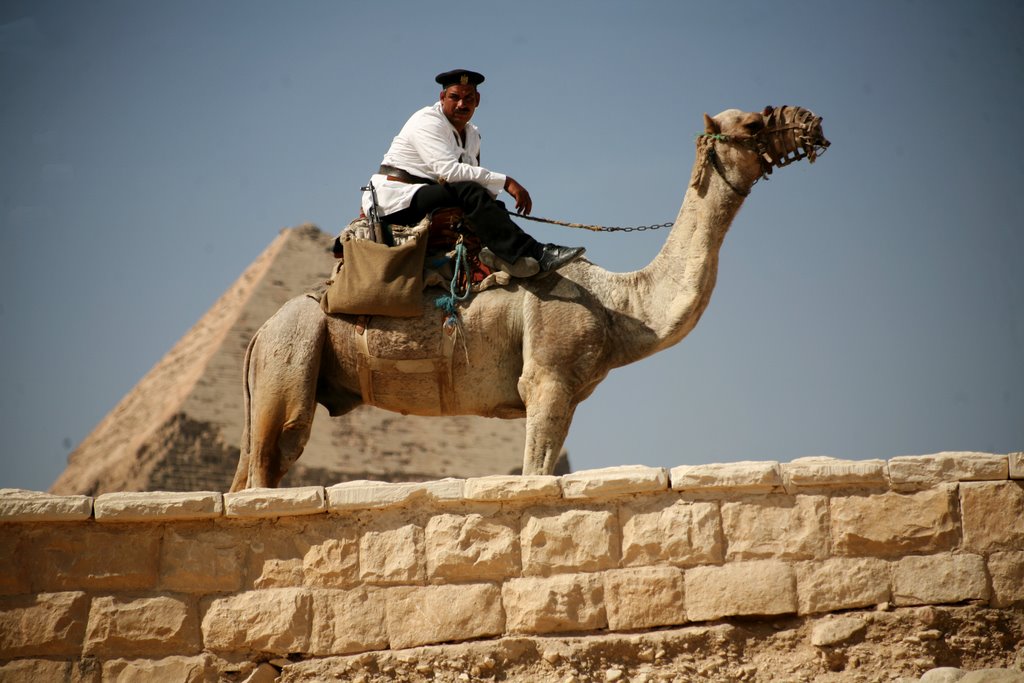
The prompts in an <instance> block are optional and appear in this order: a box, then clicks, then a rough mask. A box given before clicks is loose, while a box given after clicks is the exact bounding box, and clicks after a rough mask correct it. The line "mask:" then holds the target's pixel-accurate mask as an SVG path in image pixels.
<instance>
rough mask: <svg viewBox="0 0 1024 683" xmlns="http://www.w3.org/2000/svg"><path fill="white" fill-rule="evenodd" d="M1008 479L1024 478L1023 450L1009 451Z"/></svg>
mask: <svg viewBox="0 0 1024 683" xmlns="http://www.w3.org/2000/svg"><path fill="white" fill-rule="evenodd" d="M1007 457H1008V458H1009V461H1010V479H1024V451H1020V452H1017V453H1010V455H1008V456H1007Z"/></svg>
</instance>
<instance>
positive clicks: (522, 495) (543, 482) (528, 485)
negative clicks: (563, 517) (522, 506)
mask: <svg viewBox="0 0 1024 683" xmlns="http://www.w3.org/2000/svg"><path fill="white" fill-rule="evenodd" d="M465 496H466V499H467V500H481V501H505V502H512V501H536V500H551V499H557V498H561V496H562V486H561V484H560V483H559V478H558V477H554V476H546V475H545V476H541V475H533V476H530V475H527V476H519V475H508V474H499V475H494V476H490V477H475V478H473V479H467V480H466V489H465Z"/></svg>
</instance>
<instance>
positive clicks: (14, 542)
mask: <svg viewBox="0 0 1024 683" xmlns="http://www.w3.org/2000/svg"><path fill="white" fill-rule="evenodd" d="M0 548H3V549H4V551H3V552H0V595H17V594H19V593H31V592H32V585H31V583H30V582H29V580H28V575H27V574H26V573H25V571H24V566H23V563H22V549H21V536H20V534H17V533H15V532H14V531H13V530H12V527H10V526H2V525H0Z"/></svg>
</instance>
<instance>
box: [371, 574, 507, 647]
mask: <svg viewBox="0 0 1024 683" xmlns="http://www.w3.org/2000/svg"><path fill="white" fill-rule="evenodd" d="M387 625H388V637H389V639H390V641H391V647H392V648H393V649H401V648H407V647H416V646H418V645H426V644H428V643H443V642H448V641H456V640H469V639H472V638H481V637H484V636H495V635H500V634H501V633H503V632H504V630H505V612H504V610H503V609H502V605H501V590H500V589H499V588H498V586H497V585H495V584H491V583H477V584H461V585H450V586H422V587H403V588H392V589H389V590H388V592H387Z"/></svg>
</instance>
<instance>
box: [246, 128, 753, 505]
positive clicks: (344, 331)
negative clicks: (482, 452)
mask: <svg viewBox="0 0 1024 683" xmlns="http://www.w3.org/2000/svg"><path fill="white" fill-rule="evenodd" d="M763 121H764V119H763V116H762V114H757V113H744V112H741V111H739V110H735V109H730V110H728V111H725V112H722V113H721V114H719V115H718V116H716V117H714V118H713V119H711V118H709V117H707V116H706V115H705V126H706V130H707V132H708V133H724V134H726V135H731V136H734V137H737V138H738V137H748V136H749V135H750V134H751V133H752V132H755V131H756V130H757V129H758V128H759V127H761V126H763ZM713 144H714V146H715V149H716V151H717V154H718V157H719V158H720V159H721V161H722V166H723V168H724V171H725V174H726V175H727V176H728V179H729V183H731V185H732V186H733V187H736V188H740V189H742V190H745V191H746V190H749V189H750V188H751V186H753V184H754V183H755V182H756V181H757V179H758V177H759V176H760V174H761V167H760V164H759V161H758V157H757V154H756V153H754V152H753V151H751V150H749V149H747V148H746V147H744V146H741V145H737V144H733V143H729V142H714V143H713ZM706 166H707V164H706V163H705V161H704V159H703V158H701V157H699V158H698V159H697V162H696V164H695V166H694V172H693V175H692V176H691V185H690V186H689V187H688V188H687V190H686V196H685V199H684V201H683V205H682V208H681V209H680V210H679V214H678V216H677V218H676V220H675V224H674V225H673V227H672V230H671V232H670V234H669V236H668V239H667V241H666V243H665V245H664V246H663V247H662V249H661V251H660V252H659V253H658V255H657V256H656V257H655V258H654V260H653V261H652V262H651V263H650V264H648V265H647V266H646V267H645V268H643V269H642V270H638V271H635V272H631V273H610V272H607V271H605V270H604V269H602V268H600V267H598V266H596V265H594V264H592V263H589V262H587V261H585V260H581V261H577V262H574V263H572V264H570V265H568V266H566V267H564V268H562V269H561V270H559V271H558V272H556V273H552V274H550V275H547V276H546V277H538V278H533V279H529V280H518V281H514V282H513V285H512V286H511V287H508V288H504V289H495V290H489V291H486V292H482V293H480V294H478V295H476V296H474V297H473V298H472V299H470V300H469V301H468V302H467V303H466V304H464V305H463V306H461V309H460V315H461V328H462V329H461V332H460V338H459V343H458V344H457V345H456V348H455V352H454V354H453V355H452V358H453V365H452V388H453V390H454V393H453V395H452V400H451V402H450V404H449V405H448V406H447V410H446V411H445V414H451V415H483V416H492V417H503V418H518V417H523V416H525V417H526V449H525V453H524V455H523V473H524V474H551V473H552V472H553V470H554V467H555V463H556V460H557V459H558V455H559V451H560V450H561V448H562V443H563V442H564V440H565V437H566V434H567V433H568V430H569V423H570V422H571V421H572V417H573V413H574V411H575V409H576V406H577V404H579V402H580V401H582V400H583V399H585V398H587V397H588V396H589V395H590V394H591V392H593V391H594V388H595V387H596V386H597V384H598V383H599V382H600V381H601V380H603V379H604V378H605V376H607V374H608V372H609V371H610V370H612V369H613V368H617V367H620V366H623V365H626V364H628V363H632V362H634V361H637V360H639V359H641V358H644V357H646V356H649V355H651V354H653V353H656V352H658V351H660V350H662V349H665V348H667V347H669V346H672V345H673V344H676V343H677V342H679V341H680V340H681V339H682V338H683V337H685V336H686V335H687V334H688V333H689V332H690V330H692V329H693V327H694V325H696V324H697V321H698V320H699V319H700V316H701V314H702V313H703V312H704V309H705V308H706V307H707V305H708V301H709V299H710V297H711V291H712V289H713V288H714V285H715V278H716V275H717V271H718V252H719V247H720V246H721V244H722V240H723V238H724V237H725V233H726V231H727V230H728V228H729V225H730V223H731V222H732V220H733V218H734V217H735V215H736V213H737V211H738V210H739V208H740V205H741V204H742V203H743V197H742V196H740V195H738V194H737V193H736V192H735V191H734V190H733V189H731V188H730V187H729V185H728V184H727V183H726V182H724V181H723V179H722V178H721V177H720V176H719V175H718V173H716V172H714V171H712V170H710V169H708V168H707V167H706ZM435 296H436V292H433V291H431V292H427V293H425V294H424V310H425V311H433V312H432V313H427V314H426V315H424V316H422V317H420V318H374V319H373V324H372V326H371V329H370V330H369V331H368V334H369V337H368V339H369V342H368V343H369V346H370V348H371V350H372V353H373V355H375V356H377V357H381V358H430V357H434V356H437V354H438V351H437V349H438V348H440V346H441V335H442V334H444V333H443V332H442V330H441V324H440V317H439V315H438V313H437V312H436V311H434V309H433V298H434V297H435ZM356 324H357V320H356V318H355V317H353V316H327V315H325V314H324V313H323V312H322V311H321V310H320V306H319V305H318V304H317V302H316V301H314V300H313V299H311V298H309V297H305V296H303V297H298V298H296V299H292V300H291V301H289V302H288V303H286V304H285V305H284V306H283V307H282V308H281V309H280V310H279V311H278V312H277V313H276V314H275V315H274V316H273V317H272V318H271V319H270V320H268V321H267V323H266V324H265V325H264V326H263V327H262V328H261V329H260V330H259V332H257V334H256V336H255V338H254V339H253V341H252V343H251V344H250V346H249V350H248V352H247V353H246V369H245V390H246V416H245V425H246V427H245V433H244V435H243V439H242V448H241V457H240V459H239V463H238V470H237V472H236V474H235V478H234V481H233V483H232V485H231V490H232V491H237V490H239V489H243V488H247V487H267V486H277V485H278V484H279V482H280V481H281V478H282V477H283V476H284V474H285V472H287V470H288V467H289V466H290V465H291V464H292V463H293V462H294V461H295V459H296V458H298V457H299V455H300V454H301V453H302V449H303V447H304V446H305V443H306V440H307V439H308V437H309V433H310V428H311V426H312V420H313V413H314V408H315V405H316V403H317V402H320V403H323V404H324V405H326V406H327V407H328V408H329V409H330V411H331V414H333V415H340V414H343V413H345V412H347V411H349V410H352V409H353V408H355V407H356V406H358V405H360V404H361V403H362V397H361V394H360V385H359V380H358V376H357V373H356V364H355V360H356V355H357V348H358V347H357V344H356V337H355V335H356ZM463 344H464V346H463ZM392 397H393V398H390V399H389V398H387V397H385V398H384V400H383V401H381V400H378V402H377V405H379V407H382V408H385V409H390V410H396V411H399V412H407V413H413V414H419V415H439V414H441V413H442V410H441V406H440V405H439V402H438V400H437V394H436V392H434V393H431V392H430V391H421V390H420V389H417V388H415V387H412V386H411V385H410V387H409V390H408V392H403V393H395V394H392Z"/></svg>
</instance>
